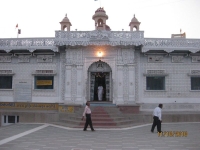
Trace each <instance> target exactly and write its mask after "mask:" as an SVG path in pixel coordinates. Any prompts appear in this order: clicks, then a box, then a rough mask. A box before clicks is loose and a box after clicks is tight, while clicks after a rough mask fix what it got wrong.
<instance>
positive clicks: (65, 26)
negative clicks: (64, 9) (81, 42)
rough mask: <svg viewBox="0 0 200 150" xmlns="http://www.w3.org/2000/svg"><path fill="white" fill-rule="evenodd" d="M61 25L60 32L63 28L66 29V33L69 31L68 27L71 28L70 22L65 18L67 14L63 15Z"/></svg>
mask: <svg viewBox="0 0 200 150" xmlns="http://www.w3.org/2000/svg"><path fill="white" fill-rule="evenodd" d="M60 24H61V30H62V31H64V30H65V28H67V31H70V26H72V24H71V22H70V21H69V19H68V18H67V14H66V15H65V18H64V19H63V20H62V21H61V22H60Z"/></svg>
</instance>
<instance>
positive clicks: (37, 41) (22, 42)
mask: <svg viewBox="0 0 200 150" xmlns="http://www.w3.org/2000/svg"><path fill="white" fill-rule="evenodd" d="M14 46H24V47H30V46H54V38H7V39H0V47H14Z"/></svg>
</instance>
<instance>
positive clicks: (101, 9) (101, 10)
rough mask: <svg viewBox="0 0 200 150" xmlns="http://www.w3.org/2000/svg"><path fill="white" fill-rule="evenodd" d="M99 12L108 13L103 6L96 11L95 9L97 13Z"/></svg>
mask: <svg viewBox="0 0 200 150" xmlns="http://www.w3.org/2000/svg"><path fill="white" fill-rule="evenodd" d="M97 12H104V13H106V11H105V10H104V9H103V7H102V8H101V7H100V8H98V9H97V10H96V11H95V13H97Z"/></svg>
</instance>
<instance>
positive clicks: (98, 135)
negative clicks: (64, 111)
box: [0, 123, 200, 150]
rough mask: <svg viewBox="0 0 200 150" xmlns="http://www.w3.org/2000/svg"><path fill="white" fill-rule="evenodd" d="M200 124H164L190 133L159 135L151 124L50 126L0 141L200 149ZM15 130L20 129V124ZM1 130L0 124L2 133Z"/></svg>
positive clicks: (54, 146)
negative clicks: (115, 127)
mask: <svg viewBox="0 0 200 150" xmlns="http://www.w3.org/2000/svg"><path fill="white" fill-rule="evenodd" d="M17 126H18V125H17ZM22 126H23V125H22ZM27 126H28V125H27ZM27 126H23V127H25V129H24V130H29V129H30V128H28V127H27ZM199 126H200V123H199V124H198V123H190V124H189V123H186V124H184V123H181V124H163V125H162V130H163V131H187V132H188V136H187V137H158V134H157V133H151V132H150V128H151V126H144V127H139V128H135V129H128V130H100V129H99V130H98V129H97V131H95V132H91V131H87V132H84V131H82V130H67V129H62V128H57V127H53V126H48V127H46V128H43V129H41V130H38V131H36V132H33V133H31V134H28V135H26V136H23V137H21V138H18V139H16V140H14V141H11V142H9V143H5V144H3V145H0V150H18V149H20V150H200V142H199V139H200V127H199ZM13 127H14V126H13ZM32 127H33V126H32ZM32 127H31V128H32ZM35 127H37V126H35ZM12 130H19V131H21V129H20V127H19V128H12ZM12 130H11V132H13V131H12ZM24 130H23V131H22V132H24ZM19 131H15V132H16V133H17V134H18V133H19ZM2 133H4V131H3V130H1V128H0V135H1V134H2Z"/></svg>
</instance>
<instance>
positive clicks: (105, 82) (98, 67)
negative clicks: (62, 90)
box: [88, 60, 112, 102]
mask: <svg viewBox="0 0 200 150" xmlns="http://www.w3.org/2000/svg"><path fill="white" fill-rule="evenodd" d="M88 78H89V100H90V101H103V102H105V101H107V102H108V101H112V99H111V92H112V89H111V84H112V83H111V81H112V80H111V79H112V70H111V67H110V66H109V65H108V64H107V63H106V62H103V61H101V60H99V61H97V62H94V63H92V64H91V65H90V67H89V69H88ZM100 86H102V87H103V93H102V100H99V95H98V91H99V90H98V89H100Z"/></svg>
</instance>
